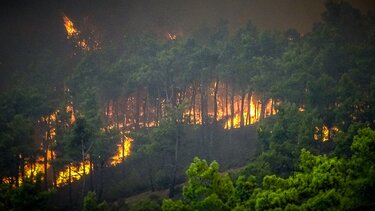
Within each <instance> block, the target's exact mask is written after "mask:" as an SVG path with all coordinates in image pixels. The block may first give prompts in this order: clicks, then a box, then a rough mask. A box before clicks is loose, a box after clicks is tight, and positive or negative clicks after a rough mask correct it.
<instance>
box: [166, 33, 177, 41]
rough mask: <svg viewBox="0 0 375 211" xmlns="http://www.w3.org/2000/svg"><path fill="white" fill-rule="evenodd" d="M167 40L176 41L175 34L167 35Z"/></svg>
mask: <svg viewBox="0 0 375 211" xmlns="http://www.w3.org/2000/svg"><path fill="white" fill-rule="evenodd" d="M168 38H169V39H170V40H176V38H177V36H176V35H175V34H171V33H168Z"/></svg>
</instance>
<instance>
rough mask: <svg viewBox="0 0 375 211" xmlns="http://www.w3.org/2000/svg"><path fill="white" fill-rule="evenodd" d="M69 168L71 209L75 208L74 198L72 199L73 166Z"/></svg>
mask: <svg viewBox="0 0 375 211" xmlns="http://www.w3.org/2000/svg"><path fill="white" fill-rule="evenodd" d="M68 168H69V183H68V186H69V205H70V208H72V207H73V197H72V168H71V164H70V163H69V165H68Z"/></svg>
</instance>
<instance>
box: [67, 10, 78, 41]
mask: <svg viewBox="0 0 375 211" xmlns="http://www.w3.org/2000/svg"><path fill="white" fill-rule="evenodd" d="M63 20H64V26H65V29H66V32H67V34H68V36H67V38H68V39H70V38H72V37H77V36H78V35H79V31H78V30H77V29H76V28H75V27H74V24H73V22H72V21H71V20H70V19H69V18H68V17H67V16H66V15H63Z"/></svg>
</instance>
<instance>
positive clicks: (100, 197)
mask: <svg viewBox="0 0 375 211" xmlns="http://www.w3.org/2000/svg"><path fill="white" fill-rule="evenodd" d="M103 171H104V160H102V161H101V162H100V173H99V182H100V186H99V191H98V199H99V200H101V199H102V195H103V190H104V187H103V185H104V184H103Z"/></svg>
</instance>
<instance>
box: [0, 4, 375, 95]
mask: <svg viewBox="0 0 375 211" xmlns="http://www.w3.org/2000/svg"><path fill="white" fill-rule="evenodd" d="M347 1H349V2H350V3H351V4H352V5H353V6H354V7H356V8H358V9H361V11H362V12H368V11H375V3H374V1H372V0H347ZM324 2H325V1H324V0H304V1H301V0H188V1H187V0H65V1H61V0H8V2H5V3H4V2H3V3H2V6H1V7H0V28H1V30H0V45H1V48H0V71H1V73H2V75H3V76H4V77H2V79H3V80H6V79H7V77H8V76H9V75H11V73H14V72H17V71H18V70H20V69H25V67H26V66H27V65H28V64H29V63H30V61H29V60H30V57H32V56H33V55H37V54H38V53H40V51H42V50H43V49H45V48H48V49H49V50H51V51H53V52H56V53H61V54H62V53H63V52H64V51H66V48H67V46H68V44H67V41H66V32H65V29H64V25H63V20H62V14H66V15H67V16H69V17H70V18H71V19H72V20H73V22H74V24H75V26H77V27H78V28H79V29H80V30H81V29H82V31H84V30H83V29H85V28H87V29H88V30H91V29H95V30H96V31H97V32H99V33H100V34H101V35H103V39H104V41H106V40H107V41H108V40H114V41H115V40H117V39H121V38H122V37H123V36H125V35H129V34H138V33H149V32H151V33H155V34H157V35H164V36H165V35H167V33H172V34H177V35H187V34H189V33H191V32H193V31H194V30H196V29H197V28H199V27H201V26H208V27H210V26H215V25H216V24H217V23H218V22H219V21H221V20H226V21H228V23H229V29H230V31H231V32H234V31H236V30H237V29H238V28H240V27H242V26H244V25H245V24H246V23H247V22H248V21H249V20H251V21H252V23H253V24H255V25H256V26H257V27H258V28H259V29H264V30H286V29H289V28H294V29H296V30H297V31H299V32H301V33H307V32H309V31H310V30H311V27H312V25H313V23H314V22H317V21H319V20H320V14H321V13H322V12H323V11H324ZM88 26H90V27H88ZM91 26H92V27H91ZM0 82H2V81H0ZM0 89H1V87H0Z"/></svg>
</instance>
